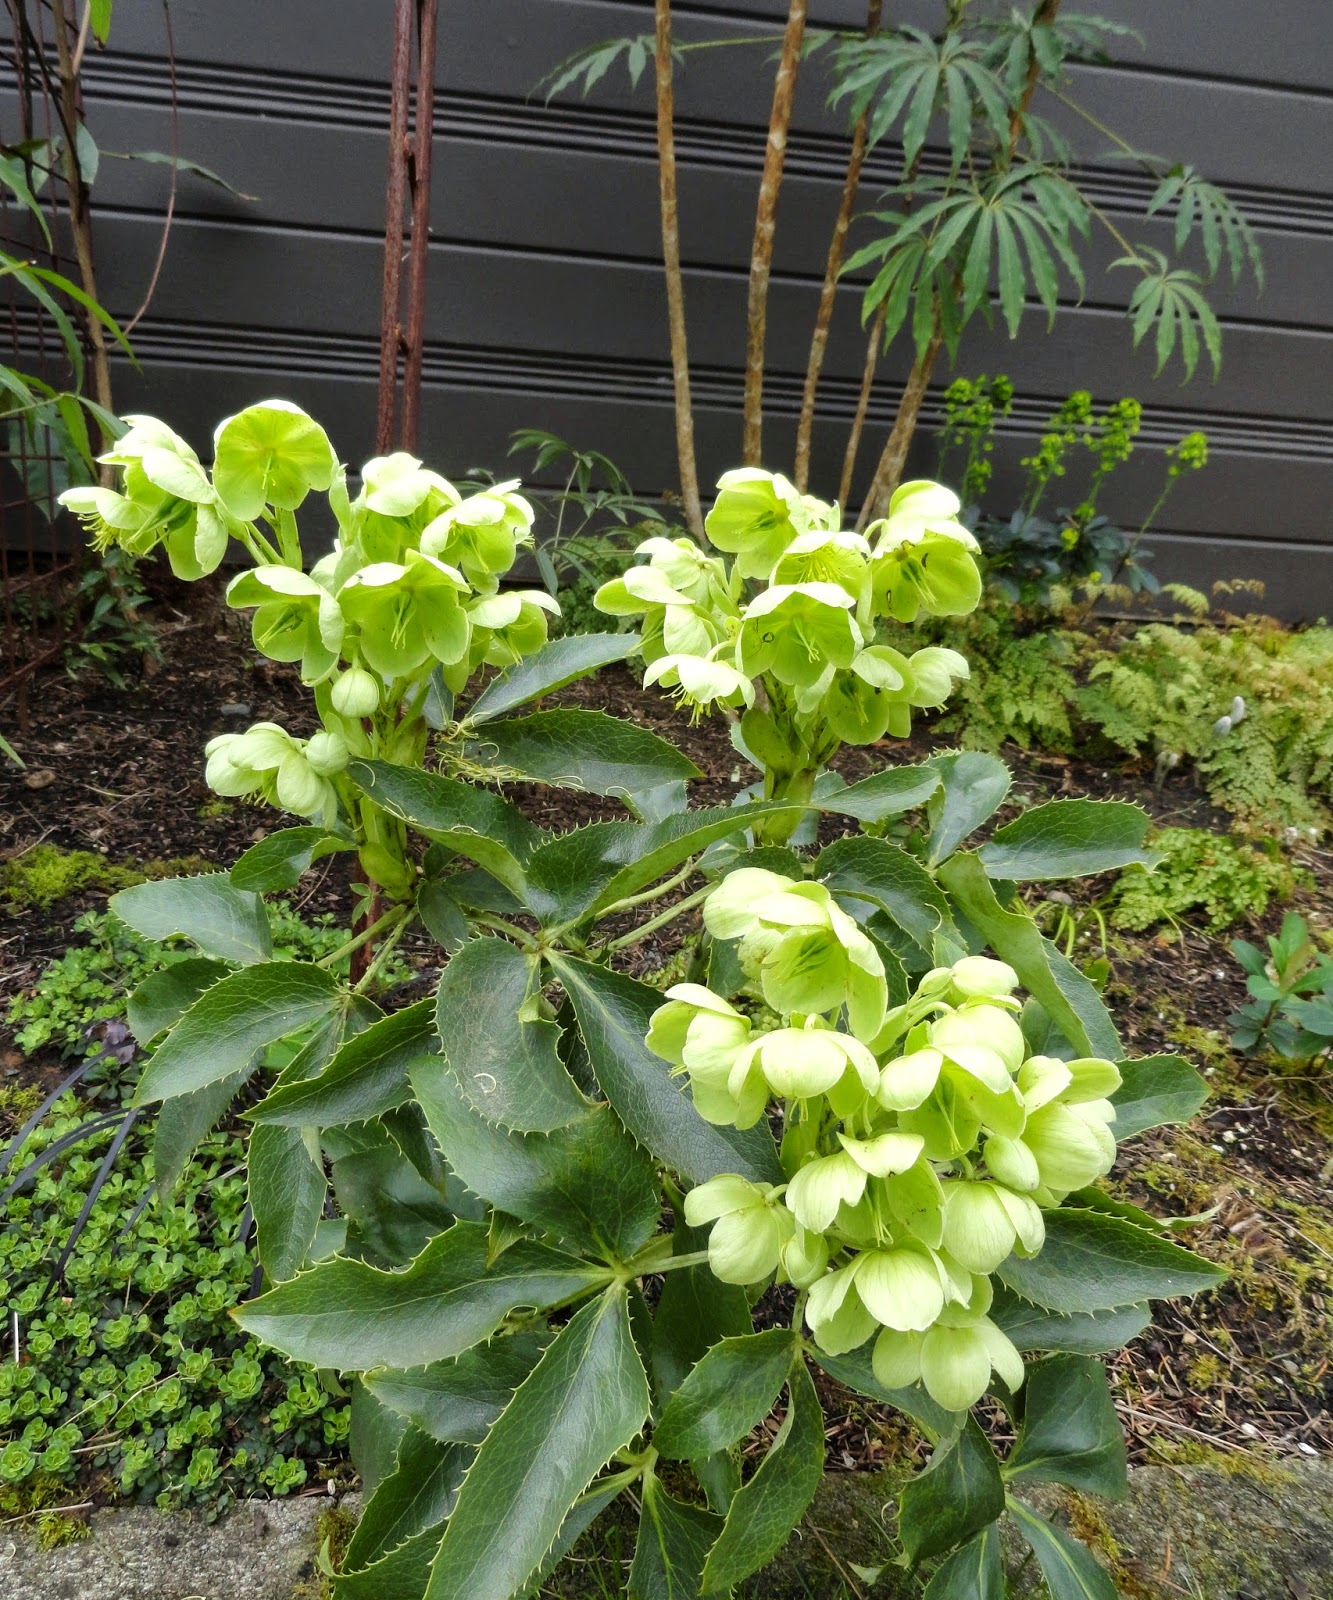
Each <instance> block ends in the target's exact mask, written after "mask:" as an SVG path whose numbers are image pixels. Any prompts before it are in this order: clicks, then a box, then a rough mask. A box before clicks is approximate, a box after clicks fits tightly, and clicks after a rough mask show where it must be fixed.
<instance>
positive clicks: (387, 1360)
mask: <svg viewBox="0 0 1333 1600" xmlns="http://www.w3.org/2000/svg"><path fill="white" fill-rule="evenodd" d="M605 1280H606V1273H605V1271H603V1270H601V1269H599V1268H597V1267H594V1266H591V1265H589V1264H588V1263H587V1262H584V1261H576V1260H575V1259H574V1257H572V1256H568V1255H565V1254H564V1253H563V1252H562V1251H559V1250H553V1249H551V1248H550V1246H549V1245H544V1244H539V1243H537V1242H535V1241H533V1240H528V1239H523V1240H520V1241H519V1242H518V1243H517V1244H515V1245H513V1246H511V1247H510V1249H508V1250H506V1251H505V1253H504V1254H503V1255H502V1256H501V1257H500V1259H499V1260H498V1261H496V1262H494V1263H493V1264H492V1263H489V1262H488V1260H487V1249H486V1229H485V1228H484V1227H482V1226H481V1225H480V1224H478V1223H472V1222H456V1223H455V1224H454V1225H453V1227H452V1228H450V1229H449V1230H448V1232H447V1233H442V1234H440V1236H439V1237H438V1238H436V1239H432V1240H431V1242H430V1243H429V1244H428V1245H427V1246H426V1248H425V1249H424V1250H423V1251H422V1252H421V1254H420V1255H419V1256H418V1257H417V1259H416V1260H415V1261H414V1262H413V1263H412V1265H411V1266H410V1267H408V1268H407V1270H406V1271H403V1272H382V1271H380V1270H379V1269H378V1268H375V1267H368V1266H366V1265H365V1264H364V1262H360V1261H346V1260H342V1259H339V1258H335V1259H334V1260H332V1261H322V1262H320V1263H319V1265H318V1266H315V1267H312V1268H311V1269H310V1270H309V1271H308V1272H302V1273H301V1274H299V1276H297V1277H295V1278H293V1279H292V1280H291V1282H290V1283H284V1284H280V1285H279V1286H278V1287H277V1288H276V1289H271V1290H270V1291H269V1292H268V1293H267V1294H264V1295H261V1296H260V1297H259V1298H258V1299H257V1300H250V1301H247V1302H246V1303H245V1304H244V1305H242V1306H238V1307H237V1309H236V1311H235V1312H234V1313H233V1314H234V1315H235V1317H236V1320H237V1322H238V1323H239V1324H240V1325H241V1327H243V1328H244V1329H245V1330H246V1332H247V1333H252V1334H254V1336H255V1337H256V1338H257V1339H262V1340H264V1342H265V1343H266V1344H270V1345H273V1346H274V1348H275V1349H278V1350H281V1351H283V1352H284V1353H285V1354H287V1355H289V1356H292V1357H294V1358H295V1359H296V1360H298V1361H308V1362H309V1363H310V1364H311V1365H312V1366H316V1367H334V1368H337V1369H338V1370H340V1371H344V1372H364V1371H365V1370H366V1369H367V1368H370V1367H413V1366H420V1365H422V1364H423V1363H425V1362H427V1361H442V1360H444V1359H445V1358H447V1357H449V1356H456V1355H459V1354H461V1352H462V1351H464V1350H467V1349H469V1348H470V1347H471V1346H472V1345H474V1344H480V1343H481V1341H482V1340H483V1339H487V1338H489V1337H490V1335H491V1334H492V1333H494V1331H495V1330H496V1328H498V1327H499V1325H500V1323H501V1322H502V1321H503V1320H504V1318H505V1317H507V1316H508V1315H509V1313H510V1312H511V1311H513V1310H515V1309H516V1308H517V1307H519V1306H532V1307H535V1308H538V1309H541V1308H544V1307H546V1306H553V1305H559V1304H561V1303H563V1302H565V1301H568V1300H572V1299H576V1298H578V1297H579V1296H580V1295H583V1294H586V1293H590V1292H591V1291H592V1290H593V1289H594V1288H596V1287H597V1285H598V1284H599V1283H603V1282H605Z"/></svg>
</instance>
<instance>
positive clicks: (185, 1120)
mask: <svg viewBox="0 0 1333 1600" xmlns="http://www.w3.org/2000/svg"><path fill="white" fill-rule="evenodd" d="M258 1066H259V1063H258V1061H257V1060H251V1061H250V1062H249V1064H248V1065H246V1066H244V1067H242V1068H241V1069H240V1070H239V1071H238V1072H231V1073H228V1075H227V1076H226V1077H225V1078H219V1079H218V1080H217V1081H216V1082H215V1083H208V1084H205V1085H204V1087H203V1088H202V1089H195V1090H193V1091H192V1092H191V1093H190V1094H181V1095H176V1096H175V1098H174V1099H171V1100H165V1101H163V1103H162V1105H161V1106H160V1107H159V1109H158V1113H157V1121H156V1123H155V1124H154V1127H153V1181H154V1182H155V1183H156V1184H157V1192H158V1196H159V1197H160V1198H161V1199H166V1198H167V1197H168V1196H169V1195H170V1194H171V1191H172V1190H173V1189H174V1188H175V1187H176V1184H177V1183H178V1182H179V1180H180V1175H181V1173H182V1172H184V1171H185V1165H186V1163H187V1162H188V1161H189V1159H190V1157H191V1156H192V1155H193V1154H194V1152H195V1151H196V1150H197V1149H198V1147H199V1141H200V1140H201V1139H203V1138H205V1137H206V1136H207V1135H208V1134H209V1133H210V1132H212V1130H213V1129H214V1128H215V1127H216V1126H217V1124H218V1123H219V1122H220V1121H221V1119H222V1115H223V1113H224V1112H225V1111H226V1109H227V1107H228V1106H229V1105H230V1104H231V1103H232V1101H233V1100H234V1099H235V1098H236V1096H237V1095H238V1094H239V1093H240V1092H241V1090H242V1089H243V1088H244V1087H245V1085H246V1084H247V1083H248V1082H249V1081H250V1079H251V1077H253V1075H254V1073H255V1072H256V1071H257V1070H258Z"/></svg>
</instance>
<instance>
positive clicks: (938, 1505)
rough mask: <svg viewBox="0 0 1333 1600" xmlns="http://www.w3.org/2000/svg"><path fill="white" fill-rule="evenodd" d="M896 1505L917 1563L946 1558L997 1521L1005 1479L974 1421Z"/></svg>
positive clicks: (901, 1531)
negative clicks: (945, 1556) (947, 1554)
mask: <svg viewBox="0 0 1333 1600" xmlns="http://www.w3.org/2000/svg"><path fill="white" fill-rule="evenodd" d="M898 1505H899V1514H898V1537H899V1538H900V1539H901V1540H902V1542H903V1548H904V1549H905V1550H906V1551H907V1554H908V1555H909V1556H910V1557H911V1559H912V1561H913V1562H917V1561H924V1560H925V1559H926V1558H927V1557H929V1556H939V1555H943V1554H944V1552H945V1551H946V1550H952V1549H954V1547H955V1546H956V1545H960V1544H964V1543H966V1542H967V1540H969V1539H971V1538H972V1537H973V1535H975V1534H978V1533H980V1532H981V1530H982V1529H983V1528H985V1527H988V1526H989V1525H990V1524H991V1523H992V1522H994V1521H995V1519H996V1518H997V1517H998V1516H999V1515H1000V1513H1001V1512H1002V1511H1003V1510H1004V1480H1003V1479H1002V1478H1001V1477H1000V1463H999V1462H998V1461H997V1460H996V1459H995V1452H994V1450H992V1449H991V1447H990V1441H989V1440H988V1439H987V1438H986V1435H985V1434H984V1433H982V1431H981V1429H980V1428H979V1427H978V1426H977V1424H976V1420H975V1419H974V1418H973V1417H969V1418H968V1419H967V1421H966V1422H965V1423H964V1424H963V1431H962V1432H961V1433H960V1434H959V1435H958V1436H957V1438H956V1439H954V1440H952V1441H951V1442H950V1443H949V1444H948V1445H947V1446H944V1447H941V1448H939V1449H937V1450H936V1451H935V1454H934V1455H933V1456H932V1457H931V1458H930V1465H929V1466H928V1467H927V1468H926V1470H925V1471H924V1472H921V1473H918V1474H917V1475H916V1476H915V1477H914V1478H912V1479H911V1481H910V1482H909V1483H908V1485H907V1487H906V1488H905V1489H904V1490H903V1492H902V1494H901V1496H900V1497H899V1501H898Z"/></svg>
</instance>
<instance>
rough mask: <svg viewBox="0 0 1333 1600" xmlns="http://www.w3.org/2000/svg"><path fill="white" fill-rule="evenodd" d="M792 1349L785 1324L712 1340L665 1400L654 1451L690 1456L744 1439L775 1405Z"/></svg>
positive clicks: (792, 1338) (683, 1458)
mask: <svg viewBox="0 0 1333 1600" xmlns="http://www.w3.org/2000/svg"><path fill="white" fill-rule="evenodd" d="M795 1353H796V1341H795V1335H794V1334H793V1333H792V1331H791V1330H790V1329H789V1328H769V1329H767V1330H765V1332H763V1333H750V1334H746V1335H744V1336H743V1337H741V1338H739V1339H723V1340H722V1341H721V1342H720V1343H719V1344H715V1345H714V1346H713V1347H712V1349H711V1350H709V1351H708V1353H707V1354H706V1355H705V1356H704V1357H703V1358H702V1359H701V1360H700V1361H699V1363H698V1365H697V1366H696V1367H695V1368H694V1370H693V1371H692V1372H691V1373H690V1374H689V1376H688V1377H687V1378H686V1379H685V1381H684V1382H683V1383H682V1384H681V1385H680V1387H679V1388H678V1389H677V1390H676V1392H675V1393H674V1394H673V1395H672V1396H671V1399H670V1400H669V1401H668V1402H667V1405H666V1409H665V1410H664V1411H663V1412H662V1417H661V1421H659V1422H658V1424H657V1426H656V1427H655V1428H654V1429H653V1443H654V1445H656V1447H657V1449H658V1452H659V1453H660V1454H661V1455H664V1456H668V1457H670V1458H672V1459H674V1460H676V1461H692V1460H694V1459H695V1457H697V1456H708V1455H712V1454H713V1453H714V1452H715V1451H718V1450H725V1449H726V1447H727V1446H728V1445H730V1444H735V1442H736V1440H737V1439H743V1438H744V1437H745V1435H746V1434H747V1433H749V1432H750V1430H751V1429H752V1428H755V1427H758V1425H759V1423H760V1422H761V1421H762V1420H763V1419H764V1418H765V1417H766V1416H767V1415H768V1413H769V1412H770V1411H771V1410H772V1409H773V1403H774V1401H775V1400H776V1399H777V1397H778V1393H779V1391H780V1390H781V1388H782V1385H783V1384H784V1383H785V1382H786V1381H787V1374H788V1373H789V1372H790V1370H791V1364H792V1360H793V1357H794V1356H795Z"/></svg>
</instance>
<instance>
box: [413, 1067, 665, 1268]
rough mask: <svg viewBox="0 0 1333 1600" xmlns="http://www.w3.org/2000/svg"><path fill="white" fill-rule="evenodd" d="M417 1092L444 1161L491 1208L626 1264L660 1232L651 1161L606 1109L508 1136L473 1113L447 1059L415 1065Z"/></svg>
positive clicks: (655, 1186) (581, 1247)
mask: <svg viewBox="0 0 1333 1600" xmlns="http://www.w3.org/2000/svg"><path fill="white" fill-rule="evenodd" d="M412 1087H413V1090H414V1091H415V1093H416V1097H417V1101H418V1102H419V1104H420V1105H421V1108H422V1110H423V1111H424V1112H425V1114H426V1120H427V1122H428V1123H429V1125H430V1130H431V1132H432V1133H433V1134H434V1135H435V1139H436V1142H437V1143H438V1144H439V1146H440V1149H441V1150H442V1151H443V1153H444V1157H445V1160H446V1161H448V1163H449V1165H450V1167H452V1168H453V1170H454V1171H455V1172H456V1173H457V1174H458V1176H459V1177H460V1178H461V1179H462V1181H463V1182H464V1183H465V1184H466V1185H467V1187H468V1188H469V1189H470V1190H471V1191H472V1193H473V1194H475V1195H479V1196H480V1197H481V1198H482V1199H483V1200H487V1201H489V1202H490V1203H491V1205H494V1206H498V1207H499V1208H500V1209H501V1210H502V1211H507V1212H508V1213H509V1214H510V1215H511V1216H514V1217H517V1218H518V1219H519V1220H520V1221H521V1222H526V1223H529V1224H531V1225H532V1226H534V1227H538V1228H544V1229H548V1230H550V1231H551V1232H553V1233H555V1234H557V1235H558V1236H559V1237H561V1238H564V1239H568V1240H570V1241H572V1242H574V1243H575V1244H577V1246H578V1247H579V1249H580V1250H584V1249H587V1250H596V1251H597V1252H599V1253H602V1254H604V1255H605V1256H606V1257H607V1259H609V1260H620V1261H624V1260H628V1259H629V1257H630V1256H631V1255H633V1253H634V1252H635V1251H636V1250H637V1249H639V1248H640V1246H641V1245H643V1244H645V1243H646V1242H647V1240H648V1239H650V1238H651V1237H652V1235H653V1233H654V1232H655V1231H656V1228H657V1223H658V1217H659V1215H660V1203H659V1199H658V1191H657V1183H656V1179H655V1176H654V1173H653V1166H652V1162H651V1161H650V1160H649V1158H648V1156H647V1155H646V1153H645V1152H644V1151H643V1150H642V1149H640V1148H639V1146H638V1145H636V1144H635V1143H634V1141H633V1140H632V1139H631V1138H630V1137H629V1135H628V1134H626V1132H625V1130H624V1129H623V1128H622V1127H621V1126H620V1124H619V1123H618V1122H617V1121H616V1117H615V1113H614V1112H613V1111H612V1110H611V1108H610V1107H609V1106H596V1107H593V1108H592V1109H590V1110H588V1111H585V1112H584V1113H583V1114H582V1115H581V1116H580V1117H579V1118H578V1119H577V1120H576V1121H573V1122H570V1123H567V1124H566V1125H565V1126H564V1127H562V1128H556V1129H554V1130H553V1131H552V1132H551V1133H529V1134H523V1133H508V1132H506V1131H505V1130H504V1129H502V1128H498V1127H496V1126H495V1124H494V1123H491V1122H487V1121H486V1119H485V1118H484V1117H483V1116H482V1115H481V1114H480V1113H479V1112H478V1111H477V1110H476V1108H475V1107H474V1106H473V1105H472V1103H471V1102H470V1101H469V1100H468V1098H467V1096H466V1095H465V1094H464V1093H463V1090H462V1087H461V1086H460V1084H459V1082H458V1079H457V1078H456V1077H455V1075H454V1073H453V1072H452V1071H451V1070H450V1068H449V1066H448V1065H447V1064H446V1063H445V1062H444V1061H443V1060H442V1059H440V1058H436V1059H435V1060H433V1061H432V1062H431V1063H430V1065H429V1067H428V1068H423V1067H421V1066H418V1067H417V1068H416V1069H414V1071H413V1073H412ZM501 1259H502V1260H503V1259H504V1258H503V1257H501Z"/></svg>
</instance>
